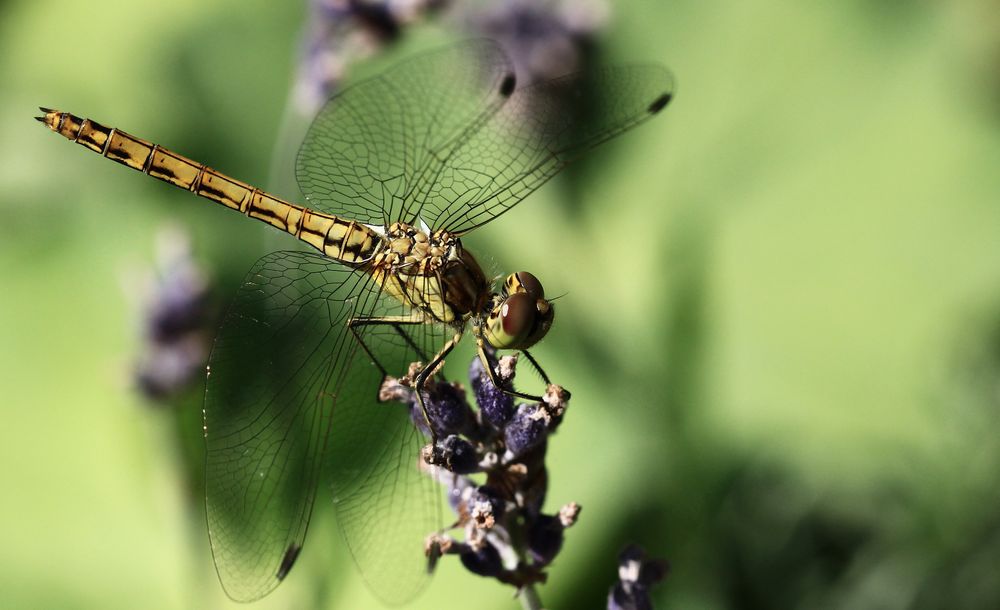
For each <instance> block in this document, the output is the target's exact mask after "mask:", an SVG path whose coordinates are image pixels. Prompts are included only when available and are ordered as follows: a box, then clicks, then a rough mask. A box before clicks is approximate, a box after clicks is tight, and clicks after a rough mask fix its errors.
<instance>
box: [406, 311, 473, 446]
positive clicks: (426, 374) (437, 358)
mask: <svg viewBox="0 0 1000 610" xmlns="http://www.w3.org/2000/svg"><path fill="white" fill-rule="evenodd" d="M461 340H462V330H459V331H458V332H456V333H455V336H454V337H452V338H451V339H449V340H448V342H447V343H445V344H444V346H443V347H442V348H441V349H439V350H438V353H436V354H434V358H432V359H431V361H430V362H428V363H427V364H426V365H424V368H422V369H420V372H419V373H417V378H416V380H415V381H414V383H413V389H414V390H415V391H416V392H417V404H419V405H420V411H421V412H422V413H423V415H424V421H425V422H426V423H427V429H428V430H430V431H431V444H433V445H437V432H435V431H434V426H433V425H432V424H431V420H430V417H429V416H428V415H427V405H425V404H424V384H426V383H427V379H428V378H430V376H431V375H433V374H434V371H436V370H437V368H438V367H439V366H441V365H442V364H444V359H445V357H447V356H448V354H449V353H451V350H453V349H455V346H456V345H458V342H459V341H461Z"/></svg>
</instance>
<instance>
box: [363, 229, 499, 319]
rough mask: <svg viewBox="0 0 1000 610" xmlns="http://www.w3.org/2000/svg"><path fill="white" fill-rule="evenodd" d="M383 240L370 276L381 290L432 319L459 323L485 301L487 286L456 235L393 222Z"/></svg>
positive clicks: (469, 254)
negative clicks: (430, 231) (372, 276)
mask: <svg viewBox="0 0 1000 610" xmlns="http://www.w3.org/2000/svg"><path fill="white" fill-rule="evenodd" d="M383 240H384V242H383V245H382V247H381V248H380V249H379V251H378V253H377V254H376V255H375V257H374V259H373V261H372V267H371V273H372V274H373V275H374V276H375V278H376V279H377V280H378V282H379V283H380V284H381V286H382V288H383V289H384V290H385V291H386V292H388V293H389V294H391V295H392V296H394V297H396V298H397V299H399V300H400V301H402V302H403V303H406V304H408V305H410V306H412V307H414V308H416V309H419V310H420V311H422V312H424V313H425V314H426V315H427V316H428V317H429V318H430V319H431V320H433V321H437V322H446V323H450V324H456V325H458V324H464V323H465V321H466V320H467V319H468V318H469V316H470V315H472V314H474V313H477V312H479V311H481V310H482V309H483V308H484V307H485V305H486V303H487V302H488V301H489V299H490V296H491V293H490V284H489V282H488V281H487V280H486V276H485V275H484V274H483V270H482V268H481V267H480V266H479V263H478V262H477V261H476V259H475V257H473V256H472V253H471V252H469V251H467V250H465V249H464V248H463V247H462V242H461V240H460V239H459V238H458V237H457V236H455V235H453V234H451V233H449V232H447V231H443V230H438V231H434V232H432V233H430V234H429V235H428V233H427V232H426V231H424V230H421V229H419V228H417V227H414V226H412V225H409V224H406V223H402V222H395V223H393V224H391V225H389V227H388V228H387V229H386V230H385V234H384V235H383Z"/></svg>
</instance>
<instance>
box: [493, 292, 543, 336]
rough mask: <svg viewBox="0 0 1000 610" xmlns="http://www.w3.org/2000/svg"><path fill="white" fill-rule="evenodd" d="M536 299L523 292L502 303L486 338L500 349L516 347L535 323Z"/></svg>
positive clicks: (494, 315)
mask: <svg viewBox="0 0 1000 610" xmlns="http://www.w3.org/2000/svg"><path fill="white" fill-rule="evenodd" d="M534 318H535V300H534V299H533V298H531V297H530V296H528V295H527V294H525V293H523V292H519V293H517V294H512V295H510V296H509V297H507V298H506V299H504V300H503V302H502V303H500V305H499V306H497V308H496V309H494V310H493V314H491V316H490V321H489V323H488V324H487V328H486V340H487V341H489V343H490V345H492V346H493V347H496V348H498V349H516V348H517V347H518V346H520V344H521V343H522V342H523V340H524V338H525V337H527V335H528V334H529V333H530V332H531V330H532V328H533V327H534V323H535V320H534Z"/></svg>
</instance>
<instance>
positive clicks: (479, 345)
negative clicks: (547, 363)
mask: <svg viewBox="0 0 1000 610" xmlns="http://www.w3.org/2000/svg"><path fill="white" fill-rule="evenodd" d="M476 349H477V351H478V352H479V360H480V361H481V362H482V363H483V368H484V369H486V374H487V375H488V376H489V378H490V381H491V382H492V383H493V385H494V386H496V387H497V389H498V390H500V391H501V392H503V393H504V394H507V395H510V396H514V397H515V398H523V399H525V400H530V401H532V402H542V400H543V399H542V397H541V396H534V395H532V394H525V393H524V392H518V391H517V390H511V389H507V388H505V387H504V386H503V385H501V382H500V380H499V379H497V373H496V371H495V370H493V364H492V363H490V359H489V357H488V356H487V355H486V348H485V342H484V341H483V338H482V337H476ZM520 351H521V353H523V354H524V355H525V356H526V357H527V358H528V362H530V363H531V366H533V367H535V370H536V371H538V373H539V374H540V375H541V376H542V380H543V381H545V385H551V382H550V381H549V376H548V375H546V374H545V371H543V370H542V367H540V366H539V365H538V362H536V361H535V359H534V358H533V357H532V356H531V354H529V353H528V352H527V351H526V350H520Z"/></svg>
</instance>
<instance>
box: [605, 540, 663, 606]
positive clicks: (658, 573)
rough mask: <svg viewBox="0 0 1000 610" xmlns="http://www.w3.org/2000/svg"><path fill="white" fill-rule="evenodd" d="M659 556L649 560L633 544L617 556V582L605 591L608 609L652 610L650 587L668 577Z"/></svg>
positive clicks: (643, 552)
mask: <svg viewBox="0 0 1000 610" xmlns="http://www.w3.org/2000/svg"><path fill="white" fill-rule="evenodd" d="M668 570H669V566H668V565H667V562H666V561H664V560H662V559H650V558H648V557H647V556H646V553H645V551H643V550H642V549H641V548H639V547H638V546H636V545H634V544H630V545H629V546H627V547H625V550H623V551H622V552H621V554H619V555H618V582H616V583H615V585H614V586H613V587H611V590H610V591H609V592H608V610H653V602H652V600H651V599H650V597H649V590H650V589H651V588H652V587H653V585H655V584H656V583H658V582H660V581H661V580H663V579H664V578H666V576H667V572H668Z"/></svg>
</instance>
